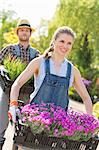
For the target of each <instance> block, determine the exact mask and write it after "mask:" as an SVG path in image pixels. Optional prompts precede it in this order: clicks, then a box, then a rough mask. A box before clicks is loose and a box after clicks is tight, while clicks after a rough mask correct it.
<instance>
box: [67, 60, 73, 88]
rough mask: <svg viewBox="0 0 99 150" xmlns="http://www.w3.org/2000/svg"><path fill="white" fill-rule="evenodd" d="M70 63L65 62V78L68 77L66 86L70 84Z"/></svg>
mask: <svg viewBox="0 0 99 150" xmlns="http://www.w3.org/2000/svg"><path fill="white" fill-rule="evenodd" d="M71 67H72V66H71V64H70V63H69V62H68V64H67V73H66V78H67V79H68V87H69V84H70V77H71Z"/></svg>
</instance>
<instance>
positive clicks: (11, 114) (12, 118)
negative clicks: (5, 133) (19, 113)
mask: <svg viewBox="0 0 99 150" xmlns="http://www.w3.org/2000/svg"><path fill="white" fill-rule="evenodd" d="M8 117H9V121H10V122H11V124H12V123H16V106H10V108H9V112H8Z"/></svg>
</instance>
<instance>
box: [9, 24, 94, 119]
mask: <svg viewBox="0 0 99 150" xmlns="http://www.w3.org/2000/svg"><path fill="white" fill-rule="evenodd" d="M74 39H75V33H74V32H73V31H72V29H71V28H69V27H66V26H63V27H60V28H58V29H57V30H56V32H55V34H54V36H53V38H52V41H51V46H50V48H49V49H48V50H46V51H45V53H44V54H43V55H42V56H40V57H38V58H35V59H34V60H33V61H31V62H30V64H29V65H28V66H27V68H26V69H25V70H24V71H23V73H22V74H21V75H20V76H19V77H18V78H17V79H16V81H15V82H14V84H13V85H12V88H11V94H10V113H11V114H12V118H13V121H15V118H16V117H15V114H16V112H15V108H16V107H17V105H18V104H17V99H18V95H19V90H20V88H21V87H22V86H23V85H24V84H25V83H26V82H27V81H28V80H29V79H30V78H31V77H32V76H33V75H34V78H35V91H34V92H33V93H32V94H31V95H30V103H31V104H32V103H33V102H35V103H41V102H42V101H43V102H45V103H54V104H55V105H59V106H61V107H63V108H65V109H66V110H67V108H68V103H69V98H68V90H69V87H70V86H74V88H75V89H76V91H77V92H78V94H79V95H80V96H81V98H82V100H83V102H84V103H85V107H86V112H87V113H88V114H92V102H91V98H90V96H89V94H88V92H87V90H86V87H85V85H84V84H83V82H82V78H81V75H80V72H79V70H78V69H77V68H76V67H75V66H73V64H72V63H70V62H69V61H68V60H67V59H66V58H65V57H66V56H67V54H68V53H69V52H70V51H71V48H72V46H73V43H74Z"/></svg>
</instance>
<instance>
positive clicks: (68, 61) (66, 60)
mask: <svg viewBox="0 0 99 150" xmlns="http://www.w3.org/2000/svg"><path fill="white" fill-rule="evenodd" d="M65 63H66V64H67V63H69V64H70V65H71V66H72V67H73V66H74V65H73V63H72V62H71V61H70V60H68V59H66V58H65Z"/></svg>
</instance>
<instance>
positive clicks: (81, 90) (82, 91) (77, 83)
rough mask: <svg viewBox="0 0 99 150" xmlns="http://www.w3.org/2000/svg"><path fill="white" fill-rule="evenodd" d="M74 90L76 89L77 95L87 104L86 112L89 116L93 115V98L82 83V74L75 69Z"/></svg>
mask: <svg viewBox="0 0 99 150" xmlns="http://www.w3.org/2000/svg"><path fill="white" fill-rule="evenodd" d="M73 85H74V88H75V89H76V91H77V93H78V94H79V95H80V97H81V98H82V100H83V102H84V104H85V108H86V112H87V113H88V114H92V101H91V98H90V96H89V94H88V91H87V89H86V87H85V85H84V83H83V81H82V78H81V74H80V72H79V70H78V69H77V68H76V67H74V83H73Z"/></svg>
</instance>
